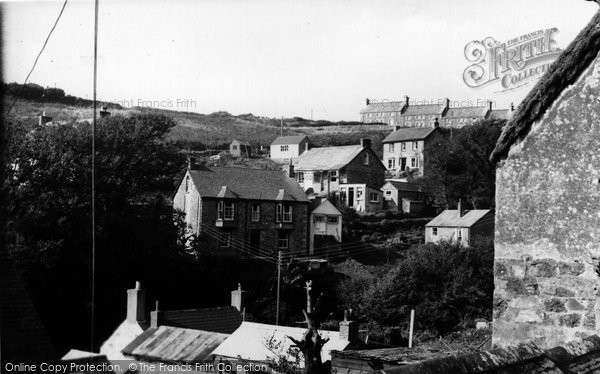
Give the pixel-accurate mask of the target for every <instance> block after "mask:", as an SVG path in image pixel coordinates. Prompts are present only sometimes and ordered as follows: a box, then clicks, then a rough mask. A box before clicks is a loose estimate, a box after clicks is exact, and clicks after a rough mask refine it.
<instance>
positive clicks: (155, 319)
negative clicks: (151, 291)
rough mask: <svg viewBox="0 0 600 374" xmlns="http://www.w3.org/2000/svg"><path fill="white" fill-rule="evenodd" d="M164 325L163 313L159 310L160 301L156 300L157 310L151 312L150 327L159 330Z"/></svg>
mask: <svg viewBox="0 0 600 374" xmlns="http://www.w3.org/2000/svg"><path fill="white" fill-rule="evenodd" d="M162 323H163V312H161V311H160V310H159V309H158V300H156V310H153V311H152V312H150V327H154V328H157V327H158V326H160V325H162Z"/></svg>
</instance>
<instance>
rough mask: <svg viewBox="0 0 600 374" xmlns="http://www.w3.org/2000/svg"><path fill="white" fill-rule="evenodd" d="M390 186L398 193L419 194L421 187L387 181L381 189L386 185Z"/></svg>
mask: <svg viewBox="0 0 600 374" xmlns="http://www.w3.org/2000/svg"><path fill="white" fill-rule="evenodd" d="M388 183H389V184H390V185H391V186H392V187H394V188H395V189H397V190H400V191H414V192H421V187H419V185H417V184H414V183H409V182H399V181H391V180H389V181H387V182H386V183H385V184H384V185H383V187H385V185H386V184H388ZM383 187H381V189H383Z"/></svg>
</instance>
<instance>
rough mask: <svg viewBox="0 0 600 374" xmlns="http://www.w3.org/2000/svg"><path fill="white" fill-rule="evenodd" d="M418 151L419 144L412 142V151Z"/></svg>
mask: <svg viewBox="0 0 600 374" xmlns="http://www.w3.org/2000/svg"><path fill="white" fill-rule="evenodd" d="M417 149H419V142H413V150H415V151H416V150H417Z"/></svg>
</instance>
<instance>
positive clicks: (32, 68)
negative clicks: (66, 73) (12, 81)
mask: <svg viewBox="0 0 600 374" xmlns="http://www.w3.org/2000/svg"><path fill="white" fill-rule="evenodd" d="M68 1H69V0H65V2H64V3H63V5H62V8H60V12H59V13H58V17H56V20H55V21H54V25H52V28H51V29H50V32H49V33H48V36H46V40H45V41H44V45H42V49H40V51H39V52H38V54H37V56H36V57H35V61H34V62H33V66H32V67H31V70H29V73H28V74H27V77H26V78H25V81H24V82H23V86H24V85H26V84H27V81H28V80H29V77H30V76H31V74H32V73H33V70H35V67H36V65H37V63H38V60H39V59H40V56H41V55H42V52H44V49H46V45H47V44H48V40H50V36H51V35H52V33H53V32H54V29H55V28H56V25H57V24H58V21H59V20H60V17H62V14H63V12H64V10H65V7H66V6H67V2H68ZM21 89H23V88H22V87H21ZM16 103H17V98H15V99H14V100H13V102H12V104H10V107H8V110H7V111H6V115H5V117H6V118H8V115H9V114H10V111H11V110H12V108H13V107H14V106H15V104H16Z"/></svg>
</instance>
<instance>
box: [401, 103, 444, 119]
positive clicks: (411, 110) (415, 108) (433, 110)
mask: <svg viewBox="0 0 600 374" xmlns="http://www.w3.org/2000/svg"><path fill="white" fill-rule="evenodd" d="M445 108H446V106H445V105H438V104H426V105H410V104H409V105H408V108H406V110H405V111H404V116H422V115H433V114H437V115H441V114H442V113H443V112H444V109H445Z"/></svg>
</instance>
